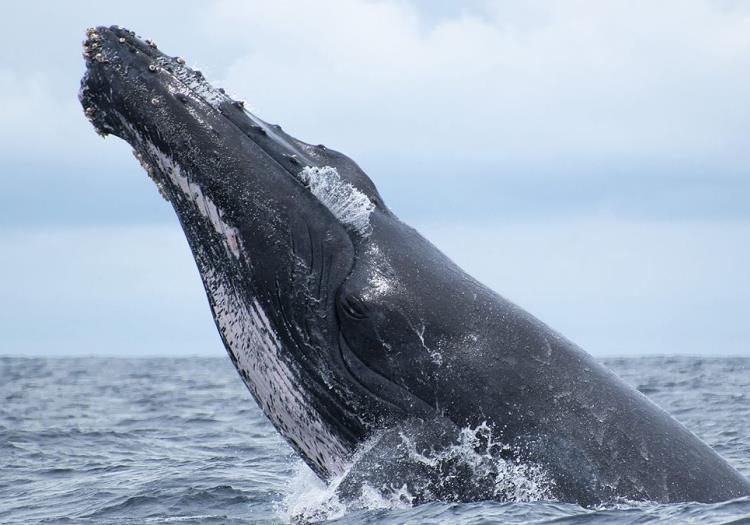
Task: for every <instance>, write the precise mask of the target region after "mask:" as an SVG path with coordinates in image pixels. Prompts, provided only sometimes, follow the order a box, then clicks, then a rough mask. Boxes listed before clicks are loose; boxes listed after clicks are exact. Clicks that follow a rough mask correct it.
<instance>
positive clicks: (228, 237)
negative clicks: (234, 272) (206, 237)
mask: <svg viewBox="0 0 750 525" xmlns="http://www.w3.org/2000/svg"><path fill="white" fill-rule="evenodd" d="M144 144H145V146H146V149H147V150H148V153H149V155H150V156H151V157H152V158H154V159H155V160H156V163H157V166H156V167H157V168H158V169H159V170H160V171H161V172H162V173H164V174H165V175H166V176H167V177H169V179H170V180H171V181H172V183H173V184H174V185H175V186H176V187H177V188H179V189H180V190H182V193H184V194H185V196H186V197H187V198H188V199H189V200H191V201H193V203H194V204H195V206H196V208H198V211H199V212H200V214H201V215H202V216H203V217H205V218H206V219H208V222H209V223H210V224H211V226H213V228H214V230H216V232H217V233H218V234H219V235H221V236H222V237H223V238H224V241H225V246H226V248H227V250H228V251H229V252H230V253H231V254H232V255H234V257H235V258H237V259H239V258H240V251H241V250H240V247H241V241H240V234H239V231H238V230H237V228H234V227H233V226H229V225H228V224H227V223H226V222H224V219H223V213H222V211H221V210H220V209H219V208H218V207H217V206H216V204H214V202H213V201H212V200H211V199H210V198H208V197H207V196H206V195H205V194H204V193H203V190H201V187H200V186H199V185H198V184H196V183H195V182H191V181H190V180H189V179H188V177H187V176H185V175H184V174H183V172H182V168H180V166H179V165H178V164H177V163H176V162H174V160H172V159H171V158H170V157H169V156H167V155H165V154H164V153H162V152H161V151H160V150H159V149H158V148H157V147H156V146H154V145H153V144H151V143H150V142H148V141H144Z"/></svg>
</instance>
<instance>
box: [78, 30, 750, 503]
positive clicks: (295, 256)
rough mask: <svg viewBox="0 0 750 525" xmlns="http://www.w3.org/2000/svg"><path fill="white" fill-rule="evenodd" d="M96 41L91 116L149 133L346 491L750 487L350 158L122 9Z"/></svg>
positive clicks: (672, 492) (324, 467) (627, 494)
mask: <svg viewBox="0 0 750 525" xmlns="http://www.w3.org/2000/svg"><path fill="white" fill-rule="evenodd" d="M83 56H84V59H85V65H86V69H85V73H84V76H83V78H82V80H81V86H80V91H79V99H80V102H81V104H82V107H83V110H84V114H85V116H86V117H87V118H88V119H89V120H90V121H91V123H92V124H93V126H94V128H95V130H96V131H97V132H98V133H100V134H102V135H104V136H107V135H114V136H117V137H119V138H121V139H123V140H125V141H127V142H128V143H129V144H130V145H131V146H132V148H133V152H134V155H135V157H136V158H137V160H138V161H139V162H140V163H141V165H142V166H143V168H144V169H145V170H146V172H147V173H148V174H149V176H150V177H151V178H152V179H153V181H154V183H155V185H156V186H157V188H158V190H159V192H160V193H161V195H162V196H163V197H164V198H165V199H166V200H167V201H168V202H169V203H170V204H171V206H172V207H173V208H174V211H175V213H176V216H177V219H178V220H179V223H180V225H181V227H182V229H183V231H184V233H185V236H186V238H187V242H188V244H189V246H190V249H191V251H192V254H193V257H194V259H195V263H196V265H197V268H198V270H199V273H200V277H201V280H202V284H203V287H204V288H205V291H206V296H207V299H208V303H209V306H210V310H211V312H212V315H213V318H214V321H215V324H216V328H217V330H218V332H219V334H220V336H221V339H222V342H223V344H224V347H225V348H226V351H227V353H228V356H229V358H230V359H231V361H232V363H233V364H234V366H235V367H236V369H237V371H238V373H239V376H240V377H241V379H242V381H243V382H244V384H245V385H246V386H247V389H248V390H249V392H250V394H251V395H252V397H253V398H254V399H255V401H256V402H257V404H258V405H259V407H260V408H261V409H262V411H263V412H264V413H265V415H266V416H267V418H268V420H269V421H270V422H271V423H272V424H273V426H274V427H275V428H276V429H277V431H278V432H279V433H280V435H281V436H283V438H284V439H285V440H286V442H288V443H289V445H290V446H291V447H292V449H293V450H294V451H295V452H296V453H297V454H299V456H300V457H301V458H302V459H303V460H304V462H305V463H306V464H307V465H308V466H309V467H310V468H311V469H312V470H313V471H314V472H315V473H316V474H317V475H318V476H319V477H320V478H321V479H322V480H325V481H327V482H330V483H333V482H334V480H338V481H337V483H340V488H341V493H342V494H355V493H356V492H357V491H359V490H361V489H362V487H363V486H365V485H368V484H369V485H368V486H370V487H376V488H381V489H383V490H386V487H387V486H389V487H405V488H406V489H408V490H409V491H411V493H412V494H415V493H419V494H420V496H419V497H418V498H417V501H427V500H430V499H435V498H437V499H449V500H455V501H468V500H481V499H503V498H511V497H512V495H509V494H508V492H507V491H503V490H498V485H497V480H498V479H499V478H498V476H500V474H503V475H505V474H504V473H507V472H508V469H509V468H512V469H515V470H516V471H518V470H519V469H526V471H525V472H527V473H528V476H530V477H532V478H533V479H535V480H537V481H538V482H539V484H540V486H541V485H543V486H544V491H543V497H546V498H550V499H555V500H559V501H565V502H573V503H578V504H581V505H586V506H590V505H598V504H605V503H609V502H616V501H619V500H649V501H656V502H678V501H697V502H714V501H722V500H729V499H732V498H737V497H742V496H747V495H749V494H750V483H748V480H747V479H746V478H745V477H743V476H742V475H741V474H740V473H739V472H738V471H737V470H736V469H735V468H733V467H732V466H731V465H730V464H729V463H728V462H727V461H725V460H724V459H723V458H722V457H720V456H719V454H717V453H716V452H715V451H714V450H713V449H712V448H711V447H710V446H708V445H707V444H706V443H704V442H703V441H702V440H701V439H699V438H698V437H697V436H696V435H695V434H693V433H692V432H691V431H690V430H688V429H687V428H686V427H685V426H683V425H682V424H681V423H679V422H678V421H677V420H676V419H675V418H674V417H672V416H671V415H670V414H668V413H667V412H666V411H664V410H662V409H661V408H660V407H658V406H657V405H656V404H655V403H653V402H652V401H651V400H649V399H648V398H647V397H646V396H645V395H643V394H642V393H640V392H639V391H637V390H636V389H635V388H633V387H632V386H630V385H629V384H627V383H626V382H624V381H623V380H621V379H620V378H619V377H617V376H616V375H615V374H614V373H613V372H611V371H610V370H609V369H607V368H606V367H605V366H603V365H602V364H601V363H600V362H598V361H597V360H596V359H594V358H593V357H592V356H591V355H589V354H588V353H586V352H585V351H584V350H582V349H581V348H580V347H578V346H577V345H576V344H574V343H573V342H571V341H570V340H568V339H566V338H565V337H564V336H562V335H561V334H559V333H558V332H556V331H555V330H553V329H552V328H550V327H548V326H547V325H546V324H544V323H543V322H542V321H540V320H539V319H537V318H536V317H534V316H533V315H531V314H530V313H528V312H526V311H524V310H523V309H522V308H520V307H519V306H517V305H515V304H514V303H512V302H511V301H509V300H508V299H506V298H504V297H502V296H501V295H499V294H498V293H496V292H495V291H493V290H492V289H490V288H488V287H487V286H485V285H483V284H482V283H481V282H479V281H477V280H476V279H474V278H473V277H471V276H470V275H468V274H467V273H466V272H464V271H463V270H462V269H461V268H459V267H458V266H457V265H456V264H455V263H454V262H453V261H451V260H450V259H449V258H448V257H447V256H446V255H444V254H443V253H442V252H441V251H440V250H439V249H438V248H436V247H435V246H434V245H433V244H431V243H430V242H429V241H428V240H427V239H425V237H423V236H422V235H420V234H419V233H418V232H417V231H415V230H414V229H413V228H411V227H409V226H408V225H406V224H405V223H404V222H402V221H401V220H400V219H399V218H398V217H397V216H396V215H395V214H394V213H393V212H392V211H391V210H390V209H389V208H388V206H387V204H386V203H385V201H384V199H383V197H382V196H381V195H380V194H379V192H378V190H377V188H376V186H375V185H374V183H373V182H372V180H371V179H370V178H369V177H368V176H367V175H366V174H365V173H364V171H362V169H360V167H359V166H358V165H357V164H356V163H355V162H354V161H353V160H352V159H350V158H349V157H347V156H345V155H343V154H342V153H339V152H338V151H336V150H334V149H330V148H329V147H327V146H325V145H322V144H312V143H306V142H302V141H301V140H298V139H296V138H294V137H292V136H291V135H289V134H287V133H286V132H285V131H284V130H283V129H282V128H281V127H280V126H278V125H275V124H271V123H269V122H267V121H264V120H262V119H260V118H259V117H257V116H256V115H254V114H253V113H251V112H249V111H248V110H247V108H246V107H245V104H244V103H243V102H242V101H241V100H238V99H234V98H232V97H230V96H229V95H228V94H227V93H226V92H225V91H224V90H222V89H220V88H217V87H215V86H213V85H212V84H211V83H209V82H208V81H207V80H206V79H205V78H204V76H203V74H202V73H201V72H200V71H198V70H195V69H192V68H190V67H188V66H187V65H186V64H185V60H184V59H182V58H180V57H175V56H170V55H167V54H165V53H163V52H162V51H161V50H159V48H158V47H157V46H156V44H155V43H154V42H152V41H150V40H144V39H142V38H141V37H139V36H137V35H136V34H135V33H134V32H132V31H130V30H127V29H125V28H121V27H118V26H112V27H104V26H101V27H95V28H91V29H89V30H88V31H87V32H86V39H85V41H84V43H83ZM300 96H304V94H303V93H300ZM509 256H512V254H509ZM467 429H468V430H467ZM467 435H469V436H470V437H471V439H469V440H468V441H467V440H466V439H464V438H466V436H467ZM462 440H463V441H462ZM467 443H468V445H467ZM458 444H462V446H464V447H466V446H468V447H469V450H470V451H474V452H477V453H478V454H479V455H480V456H481V458H482V462H483V463H482V464H483V465H486V466H488V468H486V469H483V470H482V472H483V473H484V474H482V472H478V471H477V469H476V468H474V467H476V465H469V466H467V465H466V463H465V462H464V463H462V462H461V461H460V459H458V456H459V455H456V454H453V455H451V454H450V452H451V451H455V450H456V447H457V446H458ZM464 450H466V449H465V448H464ZM430 458H432V459H433V460H434V461H430ZM436 458H439V459H442V460H444V461H437V459H436ZM446 458H447V459H446ZM469 467H471V468H469ZM503 469H505V470H503ZM500 477H502V476H500ZM503 479H506V480H507V477H506V478H503ZM516 488H517V487H516Z"/></svg>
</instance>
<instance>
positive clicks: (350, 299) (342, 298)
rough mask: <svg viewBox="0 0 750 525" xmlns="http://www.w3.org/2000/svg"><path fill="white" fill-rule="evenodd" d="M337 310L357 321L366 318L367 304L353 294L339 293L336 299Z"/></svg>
mask: <svg viewBox="0 0 750 525" xmlns="http://www.w3.org/2000/svg"><path fill="white" fill-rule="evenodd" d="M338 306H339V311H340V312H342V313H343V314H344V315H346V316H347V317H349V318H350V319H355V320H358V321H361V320H364V319H367V317H368V313H367V306H366V305H365V303H364V301H362V299H360V298H359V297H357V296H356V295H353V294H343V293H342V294H340V295H339V300H338Z"/></svg>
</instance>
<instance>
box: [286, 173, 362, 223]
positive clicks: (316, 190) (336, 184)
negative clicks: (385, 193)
mask: <svg viewBox="0 0 750 525" xmlns="http://www.w3.org/2000/svg"><path fill="white" fill-rule="evenodd" d="M299 178H300V180H301V181H302V182H303V183H305V184H306V185H307V187H308V188H309V189H310V192H311V193H312V194H313V195H315V197H316V198H317V199H318V200H319V201H320V202H321V203H323V205H324V206H325V207H326V208H328V209H329V210H330V211H331V213H333V215H334V217H336V218H337V219H338V220H339V221H341V222H342V223H343V224H345V225H347V226H349V227H350V228H352V229H353V230H354V231H356V232H357V233H359V234H360V235H366V234H367V232H368V230H369V228H370V214H371V213H372V211H373V210H374V209H375V205H374V204H373V203H372V201H371V200H370V199H369V198H368V197H367V195H365V194H364V193H362V192H361V191H359V190H358V189H357V188H355V187H354V186H352V185H351V184H349V183H348V182H346V181H344V180H342V179H341V176H340V175H339V172H338V171H337V170H336V168H332V167H330V166H324V167H322V168H315V167H312V166H306V167H305V168H304V169H303V170H302V171H301V172H300V173H299Z"/></svg>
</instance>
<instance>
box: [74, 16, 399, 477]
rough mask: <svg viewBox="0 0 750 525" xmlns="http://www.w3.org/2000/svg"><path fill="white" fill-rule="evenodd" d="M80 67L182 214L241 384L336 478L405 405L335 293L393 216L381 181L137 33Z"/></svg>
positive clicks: (93, 112) (97, 32)
mask: <svg viewBox="0 0 750 525" xmlns="http://www.w3.org/2000/svg"><path fill="white" fill-rule="evenodd" d="M84 58H85V61H86V66H87V69H86V73H85V75H84V77H83V79H82V81H81V89H80V93H79V98H80V101H81V104H82V106H83V108H84V111H85V114H86V116H87V117H88V118H89V120H91V122H92V123H93V125H94V127H95V128H96V130H97V131H98V132H99V133H100V134H103V135H115V136H118V137H120V138H122V139H124V140H126V141H127V142H128V143H130V145H132V147H133V149H134V155H135V156H136V158H137V159H138V160H139V161H140V163H141V164H142V165H143V167H144V168H145V169H146V171H147V172H148V173H149V175H150V176H151V178H152V179H153V180H154V182H155V184H156V186H157V187H158V189H159V191H160V192H161V194H162V195H163V196H164V198H165V199H166V200H167V201H169V202H170V203H171V205H172V206H173V207H174V210H175V212H176V214H177V217H178V219H179V221H180V223H181V225H182V228H183V230H184V232H185V235H186V237H187V239H188V242H189V245H190V247H191V249H192V252H193V255H194V257H195V260H196V263H197V266H198V269H199V271H200V274H201V277H202V280H203V284H204V287H205V290H206V293H207V296H208V300H209V304H210V306H211V309H212V311H213V314H214V318H215V321H216V325H217V328H218V330H219V332H220V334H221V337H222V339H223V342H224V344H225V346H226V349H227V352H228V354H229V356H230V358H231V360H232V361H233V363H234V364H235V366H236V367H237V369H238V371H239V373H240V375H241V376H242V378H243V380H244V382H245V384H246V385H247V386H248V388H249V390H250V391H251V393H252V395H253V396H254V397H255V399H256V400H257V402H258V404H259V405H260V406H261V408H262V409H263V410H264V412H265V413H266V415H267V416H268V417H269V418H270V420H271V421H272V423H273V424H274V425H275V426H276V428H277V429H279V431H280V432H281V433H282V435H283V436H284V437H285V438H286V439H287V441H288V442H289V443H290V444H291V445H292V446H293V448H294V449H296V450H297V451H298V452H299V453H300V454H301V455H302V457H303V458H304V459H305V460H306V462H307V463H308V464H309V465H310V466H311V467H312V468H313V470H314V471H315V472H316V473H318V474H319V475H320V476H321V477H324V478H327V477H330V476H332V475H334V474H337V473H338V472H340V471H341V470H342V468H343V465H344V463H345V462H346V461H347V458H348V457H350V455H351V453H352V452H353V450H354V449H355V448H356V446H357V444H359V443H361V442H362V440H363V439H365V438H366V437H367V436H368V435H369V434H370V433H371V432H372V431H373V429H375V428H378V427H379V426H382V425H384V424H386V423H387V421H391V420H393V419H394V418H398V417H399V414H401V413H403V412H404V410H406V409H407V407H403V406H398V403H393V402H392V401H393V399H390V400H389V399H388V396H382V395H378V394H377V393H374V392H373V388H372V387H368V386H366V385H363V384H362V382H361V381H359V380H358V378H357V377H356V375H355V374H352V371H351V364H349V365H347V362H346V360H345V356H343V355H342V349H341V345H340V337H341V336H340V326H339V315H338V313H337V312H338V307H337V292H338V290H339V289H340V288H341V285H342V284H343V283H344V282H345V280H346V279H347V277H348V275H349V274H350V272H351V270H352V267H353V265H354V262H355V258H356V257H357V253H358V250H360V247H361V246H362V245H363V243H366V242H367V241H366V240H367V238H368V236H369V235H370V234H371V220H372V219H373V217H375V216H377V215H380V216H388V215H390V212H389V211H388V210H387V208H386V207H385V206H384V204H383V202H382V199H381V198H380V196H379V195H378V193H377V191H376V189H375V187H374V185H373V184H372V182H371V181H370V179H369V178H368V177H367V176H366V175H365V174H364V173H363V172H362V171H361V170H360V169H359V167H358V166H357V165H356V164H355V163H354V162H353V161H351V160H350V159H349V158H347V157H345V156H344V155H341V154H340V153H337V152H335V151H332V150H329V149H327V148H326V147H324V146H322V145H310V144H306V143H303V142H301V141H299V140H296V139H294V138H292V137H290V136H289V135H287V134H286V133H284V132H283V131H282V130H281V128H280V127H279V126H275V125H271V124H268V123H266V122H264V121H262V120H260V119H259V118H257V117H256V116H254V115H252V114H250V113H249V112H248V111H247V110H246V109H245V108H244V105H243V103H242V102H240V101H237V100H233V99H232V98H231V97H229V96H228V95H227V94H226V93H225V92H224V91H223V90H221V89H217V88H215V87H213V86H212V85H211V84H209V83H208V82H207V81H206V80H205V79H204V78H203V76H202V74H201V73H200V72H198V71H195V70H193V69H191V68H189V67H187V66H186V65H185V62H184V60H182V59H180V58H176V57H170V56H167V55H165V54H164V53H162V52H161V51H159V49H158V48H157V47H156V45H155V44H154V43H152V42H150V41H148V40H145V41H144V40H141V39H140V38H139V37H137V36H136V35H135V34H134V33H133V32H131V31H128V30H126V29H123V28H119V27H109V28H106V27H98V28H95V29H90V30H88V31H87V38H86V41H85V42H84ZM378 388H380V389H381V390H382V389H387V388H388V385H387V384H386V385H385V386H384V385H380V386H379V387H378ZM391 398H393V396H391ZM407 403H408V402H407Z"/></svg>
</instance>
